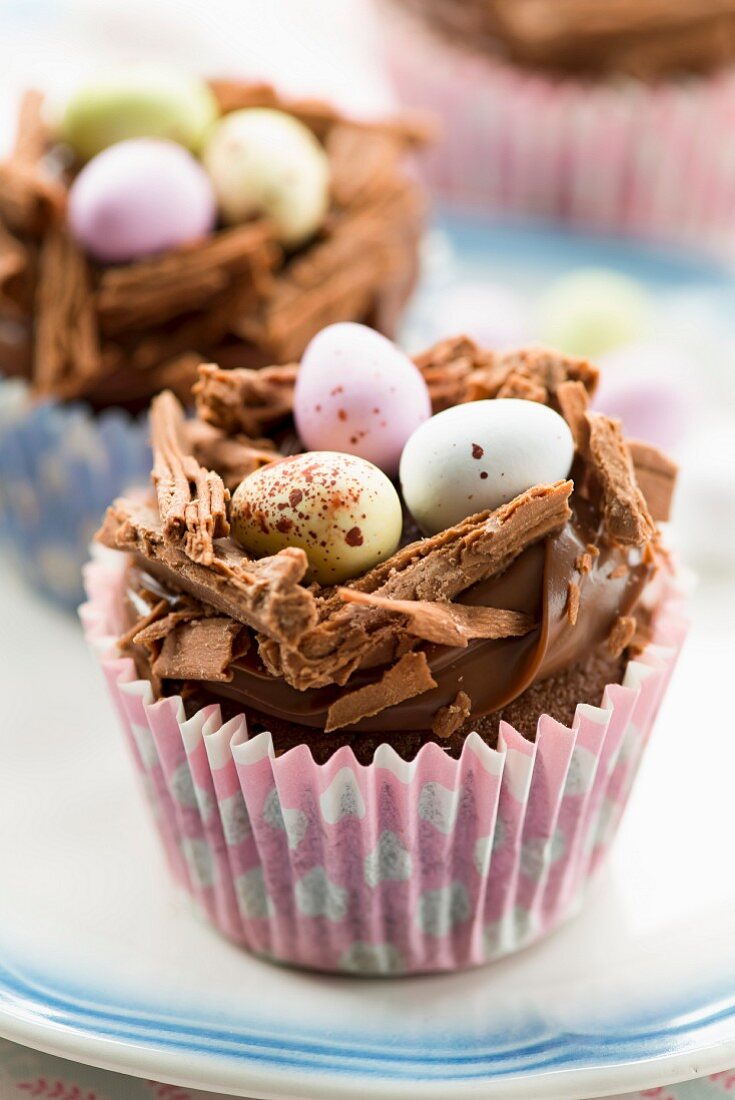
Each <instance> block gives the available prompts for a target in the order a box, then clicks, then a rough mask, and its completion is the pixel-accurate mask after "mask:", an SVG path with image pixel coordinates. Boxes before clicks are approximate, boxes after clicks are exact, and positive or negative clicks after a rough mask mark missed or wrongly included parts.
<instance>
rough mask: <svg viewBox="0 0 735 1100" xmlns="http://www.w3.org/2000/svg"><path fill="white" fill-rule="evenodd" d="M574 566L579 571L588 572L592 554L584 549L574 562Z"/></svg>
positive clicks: (590, 566)
mask: <svg viewBox="0 0 735 1100" xmlns="http://www.w3.org/2000/svg"><path fill="white" fill-rule="evenodd" d="M574 568H575V569H577V570H578V571H579V572H580V573H583V574H584V573H589V571H590V569H591V568H592V554H590V552H589V550H585V552H584V554H580V555H579V557H578V558H577V560H576V561H575V563H574Z"/></svg>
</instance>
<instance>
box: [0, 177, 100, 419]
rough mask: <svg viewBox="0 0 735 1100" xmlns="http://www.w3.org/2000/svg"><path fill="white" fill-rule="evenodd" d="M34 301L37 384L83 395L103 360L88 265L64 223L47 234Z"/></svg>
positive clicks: (42, 389)
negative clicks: (63, 225)
mask: <svg viewBox="0 0 735 1100" xmlns="http://www.w3.org/2000/svg"><path fill="white" fill-rule="evenodd" d="M1 186H2V184H1V183H0V187H1ZM35 305H36V339H35V346H34V349H33V350H34V382H35V388H36V390H37V391H38V393H39V394H41V395H43V396H46V395H54V396H57V397H63V398H64V399H67V400H69V399H72V398H74V397H79V396H81V395H82V394H83V393H85V392H86V391H87V390H88V389H89V387H90V385H91V383H92V382H93V380H94V379H95V378H97V377H98V375H99V373H100V370H101V369H102V363H101V357H100V349H99V338H98V333H97V321H96V318H95V315H94V309H93V306H92V296H91V294H90V276H89V267H88V264H87V260H86V258H85V257H84V255H83V254H82V253H81V251H80V250H79V249H78V248H77V246H76V244H75V243H74V241H73V240H72V238H71V236H70V234H69V233H68V232H67V230H66V229H64V228H54V229H51V230H49V232H48V233H47V234H46V236H45V237H44V240H43V244H42V247H41V255H40V264H39V277H38V286H37V289H36V303H35Z"/></svg>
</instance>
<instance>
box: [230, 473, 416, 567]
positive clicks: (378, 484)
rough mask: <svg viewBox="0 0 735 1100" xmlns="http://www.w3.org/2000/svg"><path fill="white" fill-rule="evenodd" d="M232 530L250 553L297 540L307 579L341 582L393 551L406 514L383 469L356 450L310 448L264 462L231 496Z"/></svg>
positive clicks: (257, 554)
mask: <svg viewBox="0 0 735 1100" xmlns="http://www.w3.org/2000/svg"><path fill="white" fill-rule="evenodd" d="M230 518H231V522H232V533H233V535H234V537H235V538H236V539H237V541H238V542H239V543H240V545H241V546H242V547H243V549H244V550H246V551H247V552H248V553H249V554H252V555H253V556H255V557H264V556H265V555H267V554H277V553H278V551H279V550H284V549H285V548H286V547H288V546H298V547H301V549H302V550H304V551H305V552H306V556H307V557H308V559H309V572H308V574H307V579H308V580H314V581H319V583H320V584H340V583H341V582H342V581H346V580H348V579H349V578H350V577H356V576H359V574H361V573H364V572H365V571H366V570H368V569H372V567H373V566H374V565H377V564H378V563H379V562H381V561H384V560H385V558H388V557H390V555H391V554H392V553H393V552H394V550H395V549H396V547H397V546H398V542H399V540H400V537H401V530H402V527H403V515H402V512H401V502H400V500H399V497H398V493H397V492H396V490H395V488H394V487H393V485H392V483H391V482H390V481H389V480H388V478H387V477H386V476H385V474H384V473H383V472H382V471H381V470H379V469H378V468H377V466H373V465H372V464H371V463H370V462H365V461H364V460H363V459H361V458H356V457H355V456H354V455H344V454H336V453H333V452H331V451H310V452H309V453H307V454H301V455H294V456H293V457H292V458H287V459H285V460H284V461H283V462H278V463H274V464H273V465H271V466H264V467H263V468H262V469H260V470H257V471H256V472H255V473H254V474H251V475H250V476H249V477H246V478H245V480H244V481H242V482H240V485H239V486H238V488H237V489H236V491H235V493H234V495H233V497H232V507H231V511H230Z"/></svg>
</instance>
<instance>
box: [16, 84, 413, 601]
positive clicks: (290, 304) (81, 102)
mask: <svg viewBox="0 0 735 1100" xmlns="http://www.w3.org/2000/svg"><path fill="white" fill-rule="evenodd" d="M423 140H424V131H423V129H422V127H421V125H420V124H417V123H416V122H415V121H413V120H410V119H404V120H397V121H394V122H386V123H380V122H375V123H366V122H357V121H354V120H350V119H348V118H345V117H343V116H342V115H340V114H339V113H338V112H337V111H336V110H334V109H333V108H332V107H330V106H329V105H327V104H322V103H318V102H315V101H312V100H309V101H286V100H284V99H282V98H280V97H279V96H278V95H277V93H276V92H275V91H274V90H273V89H272V88H270V87H269V86H266V85H263V84H253V83H247V82H236V81H212V82H205V81H204V80H200V79H198V78H195V77H193V76H190V75H185V74H181V73H177V72H173V71H169V70H166V69H162V68H157V69H155V70H153V69H151V68H146V69H142V68H141V69H130V70H127V71H125V72H121V73H112V74H108V75H106V76H105V77H103V78H101V79H100V80H98V81H97V82H96V83H94V84H92V85H90V86H88V87H86V88H83V89H81V90H80V91H79V92H78V93H77V94H76V95H75V96H73V97H72V98H71V99H70V100H69V101H68V103H67V104H66V107H65V108H64V111H63V113H62V115H61V116H60V118H59V119H58V120H57V121H56V122H55V124H54V126H53V127H51V125H50V124H49V122H48V120H47V112H46V107H45V103H44V97H43V95H41V94H40V93H37V92H29V93H27V94H26V95H25V96H24V98H23V102H22V105H21V109H20V116H19V122H18V128H17V135H16V139H15V143H14V146H13V149H12V151H11V153H10V155H9V157H8V158H7V159H6V160H5V161H4V162H2V163H0V526H1V533H0V545H3V547H4V548H5V549H7V550H9V552H10V554H11V556H12V557H14V558H16V559H17V561H18V563H19V564H20V565H21V566H22V568H23V570H24V571H25V572H26V574H27V575H28V576H29V579H30V580H31V582H32V584H33V585H34V587H36V588H37V589H39V590H40V591H43V592H44V593H46V594H48V595H50V596H52V597H54V598H56V599H57V600H60V601H61V602H62V603H64V604H67V605H69V606H72V605H74V604H76V603H77V602H78V601H79V599H80V598H81V594H82V590H81V572H80V570H81V565H82V563H83V561H84V560H85V557H86V555H87V546H88V542H89V539H90V536H91V534H92V533H93V532H94V530H95V529H96V527H97V526H98V525H99V521H100V519H101V516H102V514H103V512H104V509H105V507H106V505H107V504H109V502H110V501H111V500H112V499H113V498H114V497H115V496H117V495H119V494H120V493H121V492H123V491H125V490H126V489H128V488H130V487H132V486H134V485H135V484H136V483H137V482H140V481H142V480H145V477H146V474H147V471H148V470H149V469H150V453H149V450H148V444H147V428H146V416H145V414H146V410H147V407H148V405H149V402H150V400H151V398H152V397H153V396H154V395H155V394H156V393H158V392H160V391H161V390H162V389H171V390H173V391H174V392H175V393H176V395H177V396H178V398H179V399H180V400H181V401H182V403H183V404H184V405H185V406H186V405H189V404H190V403H191V387H192V384H193V383H194V381H195V379H196V372H197V368H198V366H199V364H200V363H201V362H202V361H205V360H207V359H215V360H217V361H218V362H219V363H220V364H222V365H223V366H225V367H226V368H230V367H246V368H250V369H259V368H261V367H262V366H264V365H266V364H274V363H275V364H285V363H288V362H291V361H293V360H294V359H296V358H298V357H299V356H300V354H301V353H302V351H303V349H304V347H305V346H306V344H307V343H308V341H309V340H310V339H311V337H312V336H313V335H314V333H315V332H316V331H317V330H318V329H320V328H321V327H322V326H323V325H324V324H325V323H329V322H332V321H345V320H359V321H362V322H365V323H367V324H369V325H371V326H373V327H375V328H377V329H379V330H381V331H383V332H386V333H388V334H391V333H392V332H393V331H394V330H395V327H396V325H397V323H398V321H399V319H400V317H401V314H402V311H403V307H404V305H405V303H406V301H407V299H408V297H409V295H410V292H411V290H412V289H413V286H414V283H415V280H416V276H417V271H418V245H419V239H420V235H421V228H422V222H423V212H424V202H423V197H422V194H421V191H420V189H419V187H418V185H417V184H416V182H415V180H414V178H413V175H412V173H411V171H410V169H409V168H408V166H407V163H406V162H407V157H408V154H409V153H410V152H411V150H412V149H413V148H415V147H416V146H418V145H420V144H421V143H422V141H423Z"/></svg>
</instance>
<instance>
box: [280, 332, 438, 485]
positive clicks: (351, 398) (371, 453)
mask: <svg viewBox="0 0 735 1100" xmlns="http://www.w3.org/2000/svg"><path fill="white" fill-rule="evenodd" d="M429 416H431V401H430V398H429V391H428V389H427V387H426V383H425V382H424V379H423V377H422V375H421V372H420V371H419V370H418V368H417V367H416V366H415V365H414V364H413V363H412V362H411V360H410V359H409V358H408V356H406V355H404V354H403V352H402V351H400V350H399V348H397V347H396V345H395V344H393V343H392V342H391V341H390V340H387V339H386V338H385V337H384V336H381V335H380V333H378V332H374V331H373V330H372V329H369V328H367V327H366V326H365V325H358V324H353V323H351V322H345V323H342V324H336V325H330V326H329V327H328V328H325V329H323V330H322V331H321V332H320V333H319V334H318V335H317V336H315V337H314V339H313V340H312V341H311V343H310V344H309V346H308V347H307V349H306V351H305V352H304V356H303V358H302V360H301V368H300V370H299V375H298V379H297V382H296V390H295V393H294V417H295V420H296V427H297V430H298V433H299V435H300V437H301V439H302V441H303V443H304V445H305V446H306V447H309V448H310V449H311V450H315V451H316V450H318V451H341V452H343V453H345V454H353V455H357V456H358V457H360V458H365V459H367V460H368V462H372V463H374V464H375V465H376V466H379V467H380V469H381V470H384V471H385V473H387V474H389V475H393V474H395V473H396V472H397V470H398V463H399V461H400V458H401V451H402V450H403V447H404V444H405V443H406V440H407V439H408V437H409V436H410V435H411V434H412V433H413V432H414V431H415V429H416V428H418V426H419V425H420V424H423V422H424V421H425V420H427V419H428V418H429Z"/></svg>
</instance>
